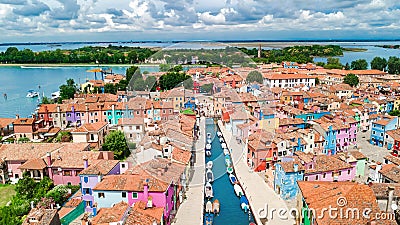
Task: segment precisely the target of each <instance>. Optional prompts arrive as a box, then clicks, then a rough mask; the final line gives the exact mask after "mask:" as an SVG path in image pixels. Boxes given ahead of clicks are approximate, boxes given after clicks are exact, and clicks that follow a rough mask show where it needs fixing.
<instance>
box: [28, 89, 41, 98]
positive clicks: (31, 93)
mask: <svg viewBox="0 0 400 225" xmlns="http://www.w3.org/2000/svg"><path fill="white" fill-rule="evenodd" d="M38 96H39V93H38V92H36V91H34V90H29V91H28V94H26V97H27V98H34V97H38Z"/></svg>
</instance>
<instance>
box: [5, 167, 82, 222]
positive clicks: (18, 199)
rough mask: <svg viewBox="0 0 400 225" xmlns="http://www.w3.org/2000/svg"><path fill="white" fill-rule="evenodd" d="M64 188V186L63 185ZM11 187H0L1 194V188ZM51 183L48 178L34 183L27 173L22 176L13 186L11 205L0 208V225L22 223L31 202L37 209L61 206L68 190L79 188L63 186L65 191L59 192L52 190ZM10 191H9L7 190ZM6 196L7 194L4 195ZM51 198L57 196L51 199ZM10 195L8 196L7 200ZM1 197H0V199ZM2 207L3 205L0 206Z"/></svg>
mask: <svg viewBox="0 0 400 225" xmlns="http://www.w3.org/2000/svg"><path fill="white" fill-rule="evenodd" d="M63 186H65V185H63ZM4 187H6V188H8V187H12V188H13V186H0V191H1V192H2V194H3V188H4ZM53 187H54V184H53V181H52V180H50V178H48V177H44V178H43V180H41V181H40V182H35V181H34V180H33V179H32V178H30V177H29V175H28V174H27V173H25V174H24V175H23V178H21V179H20V180H19V181H18V183H17V184H16V185H15V192H11V194H12V195H13V194H14V193H15V195H14V196H12V198H11V204H9V205H8V206H2V207H0V225H10V224H11V225H19V224H21V223H22V221H23V219H24V216H25V215H26V214H28V212H29V210H30V203H31V202H33V203H34V204H35V205H36V206H37V207H43V208H47V207H50V204H52V203H54V204H60V205H61V204H63V203H64V202H65V201H66V200H67V198H68V196H69V194H68V189H71V190H72V193H74V192H75V191H77V190H78V189H79V186H65V190H66V191H61V190H60V188H57V187H58V186H57V187H55V188H53ZM8 191H10V190H8ZM5 194H7V193H5ZM52 196H58V197H57V198H53V197H52ZM9 197H10V195H9V196H8V198H9ZM2 198H3V196H1V199H2ZM1 205H4V204H1Z"/></svg>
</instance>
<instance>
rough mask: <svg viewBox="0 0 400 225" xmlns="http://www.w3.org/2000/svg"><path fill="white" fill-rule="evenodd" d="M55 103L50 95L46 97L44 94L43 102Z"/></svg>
mask: <svg viewBox="0 0 400 225" xmlns="http://www.w3.org/2000/svg"><path fill="white" fill-rule="evenodd" d="M53 103H54V101H53V99H51V98H49V97H46V96H43V98H42V104H53Z"/></svg>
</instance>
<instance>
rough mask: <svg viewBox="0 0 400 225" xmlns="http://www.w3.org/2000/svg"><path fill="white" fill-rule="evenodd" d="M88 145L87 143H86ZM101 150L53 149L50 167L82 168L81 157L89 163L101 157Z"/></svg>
mask: <svg viewBox="0 0 400 225" xmlns="http://www.w3.org/2000/svg"><path fill="white" fill-rule="evenodd" d="M86 145H88V144H86ZM102 156H103V153H102V152H99V151H79V150H64V149H61V150H60V151H54V152H52V153H51V158H52V165H51V166H52V167H56V168H57V167H60V168H74V169H75V168H79V169H80V168H81V169H83V168H84V167H83V166H84V163H83V158H87V159H88V163H89V165H91V164H92V163H94V161H96V160H98V159H101V158H102Z"/></svg>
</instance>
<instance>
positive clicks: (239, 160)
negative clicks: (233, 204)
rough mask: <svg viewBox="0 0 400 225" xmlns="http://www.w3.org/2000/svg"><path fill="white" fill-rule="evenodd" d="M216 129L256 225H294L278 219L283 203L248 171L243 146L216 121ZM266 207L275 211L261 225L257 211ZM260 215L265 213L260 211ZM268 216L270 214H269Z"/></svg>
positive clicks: (289, 221) (293, 221)
mask: <svg viewBox="0 0 400 225" xmlns="http://www.w3.org/2000/svg"><path fill="white" fill-rule="evenodd" d="M218 127H219V129H220V131H221V132H222V134H223V136H224V139H225V142H226V144H227V146H228V148H229V149H232V152H231V157H232V161H233V165H234V168H235V173H236V176H237V178H238V180H239V182H240V184H241V186H242V188H243V190H244V192H245V195H246V197H247V198H248V200H249V204H250V207H251V209H252V211H253V214H254V218H255V221H256V222H257V224H258V225H264V224H271V225H290V224H295V220H294V219H292V218H290V216H289V215H287V217H288V219H281V218H279V217H278V213H277V212H278V210H279V209H281V208H283V209H287V210H288V211H289V210H290V209H288V208H287V205H286V203H285V201H283V200H282V199H281V198H279V196H278V195H277V194H276V193H275V192H274V190H272V189H271V188H270V187H269V186H268V185H267V184H266V183H265V181H264V180H263V178H262V177H261V176H259V175H258V174H257V173H255V172H253V171H252V170H250V169H249V167H248V166H247V163H246V155H245V154H246V152H247V150H245V151H244V150H243V146H241V145H239V144H238V143H237V141H236V140H235V139H234V138H233V137H232V133H230V132H228V131H226V130H225V127H224V126H223V124H222V122H221V121H218ZM266 205H267V206H268V209H267V210H268V211H270V210H271V209H276V210H275V213H274V214H273V217H272V219H271V218H270V216H271V215H268V221H267V223H265V222H264V223H263V221H265V219H263V218H260V215H259V213H258V212H259V210H260V209H265V208H266ZM261 213H265V212H264V211H262V212H261ZM269 214H270V213H269Z"/></svg>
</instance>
